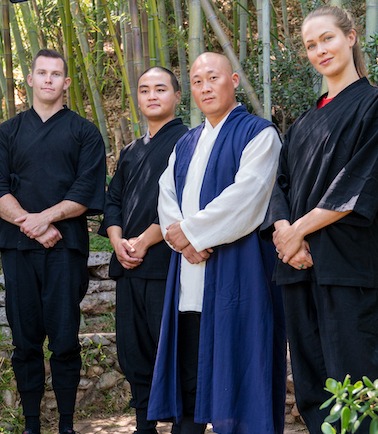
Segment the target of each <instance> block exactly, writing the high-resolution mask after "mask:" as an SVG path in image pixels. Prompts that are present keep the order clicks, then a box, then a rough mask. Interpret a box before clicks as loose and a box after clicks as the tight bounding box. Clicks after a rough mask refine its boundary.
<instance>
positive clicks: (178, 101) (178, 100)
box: [175, 90, 181, 105]
mask: <svg viewBox="0 0 378 434" xmlns="http://www.w3.org/2000/svg"><path fill="white" fill-rule="evenodd" d="M175 95H176V105H179V104H180V101H181V91H179V90H178V91H177V92H175Z"/></svg>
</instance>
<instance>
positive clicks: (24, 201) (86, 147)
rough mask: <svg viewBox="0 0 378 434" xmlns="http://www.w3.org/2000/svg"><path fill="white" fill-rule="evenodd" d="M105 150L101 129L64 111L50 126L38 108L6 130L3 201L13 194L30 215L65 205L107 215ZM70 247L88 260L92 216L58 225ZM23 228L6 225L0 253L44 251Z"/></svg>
mask: <svg viewBox="0 0 378 434" xmlns="http://www.w3.org/2000/svg"><path fill="white" fill-rule="evenodd" d="M105 174H106V163H105V147H104V142H103V139H102V136H101V134H100V132H99V131H98V129H97V128H96V126H95V125H94V124H92V123H91V122H90V121H88V120H86V119H84V118H82V117H81V116H79V115H78V114H76V113H75V112H73V111H71V110H69V109H68V108H67V107H64V108H63V109H62V110H60V111H59V112H57V113H56V114H55V115H53V116H52V117H51V118H49V119H48V120H47V121H46V122H42V120H41V118H40V117H39V116H38V114H37V113H36V112H35V110H34V109H33V108H31V109H30V110H27V111H25V112H22V113H20V114H19V115H17V116H15V117H14V118H12V119H9V120H8V121H6V122H4V123H3V124H2V125H1V126H0V197H2V196H4V195H5V194H9V193H10V194H12V195H13V196H14V197H15V198H16V199H17V200H18V202H19V203H20V205H21V206H22V207H23V208H24V209H25V210H26V211H27V212H31V213H33V212H35V213H38V212H41V211H43V210H45V209H46V208H49V207H51V206H53V205H56V204H57V203H59V202H61V201H62V200H70V201H73V202H77V203H80V204H81V205H84V206H85V207H87V208H88V211H87V213H86V215H94V214H99V213H101V212H102V209H103V203H104V195H105ZM54 225H55V226H56V227H57V228H58V229H59V231H60V232H61V234H62V236H63V238H62V240H60V241H59V242H58V243H57V244H56V245H55V247H56V248H59V247H60V246H64V247H67V248H71V249H77V250H79V251H81V252H82V253H83V254H88V248H89V247H88V246H89V242H88V229H87V221H86V216H85V215H82V216H80V217H77V218H72V219H67V220H62V221H59V222H56V223H54ZM39 248H43V246H42V245H40V244H39V243H38V242H37V241H35V240H31V239H29V238H28V237H27V236H26V235H24V234H23V233H22V232H20V229H19V228H18V226H16V225H13V224H11V223H8V222H6V221H5V220H2V219H0V249H20V250H28V249H39Z"/></svg>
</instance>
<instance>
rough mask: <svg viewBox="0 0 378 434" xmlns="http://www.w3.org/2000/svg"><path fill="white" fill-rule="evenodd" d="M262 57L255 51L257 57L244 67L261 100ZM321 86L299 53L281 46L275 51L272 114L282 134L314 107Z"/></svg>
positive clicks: (259, 51)
mask: <svg viewBox="0 0 378 434" xmlns="http://www.w3.org/2000/svg"><path fill="white" fill-rule="evenodd" d="M257 47H258V46H257ZM259 56H261V50H260V49H259V48H255V53H254V55H253V56H251V57H250V58H248V59H247V60H246V61H245V63H244V65H243V67H244V70H245V71H246V73H247V74H248V77H249V80H250V81H251V83H252V86H253V87H254V89H255V90H256V93H257V95H258V96H259V97H260V99H262V96H263V82H262V74H260V73H259V65H258V59H259ZM320 84H321V78H320V76H319V75H318V74H317V73H316V71H315V70H314V68H313V67H312V66H311V65H310V63H309V62H308V60H307V58H303V57H301V56H300V54H299V52H298V50H296V49H294V48H288V47H285V46H284V45H282V44H280V43H279V44H277V45H275V46H273V47H272V55H271V99H272V110H273V115H274V120H275V122H276V123H277V125H278V126H279V128H280V130H281V131H282V132H283V133H285V131H286V130H287V128H288V127H289V126H290V125H291V124H292V123H293V122H294V120H295V119H296V118H297V117H298V116H299V115H300V114H301V113H303V112H304V111H305V110H307V109H308V108H310V107H311V105H312V104H314V103H315V101H316V99H317V96H318V92H319V88H320Z"/></svg>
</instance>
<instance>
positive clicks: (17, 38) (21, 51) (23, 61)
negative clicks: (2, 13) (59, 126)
mask: <svg viewBox="0 0 378 434" xmlns="http://www.w3.org/2000/svg"><path fill="white" fill-rule="evenodd" d="M9 15H10V22H11V27H12V33H13V39H14V42H15V45H16V50H17V55H18V59H19V62H20V67H21V72H22V76H23V77H24V82H25V90H26V97H27V100H28V104H29V107H31V105H32V103H33V92H32V90H31V88H30V87H29V86H28V85H27V77H28V74H29V68H28V63H29V62H28V60H27V58H26V52H25V48H24V45H23V42H22V37H21V30H20V27H19V24H18V20H17V16H16V13H15V10H14V8H13V7H11V8H10V9H9Z"/></svg>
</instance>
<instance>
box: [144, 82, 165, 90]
mask: <svg viewBox="0 0 378 434" xmlns="http://www.w3.org/2000/svg"><path fill="white" fill-rule="evenodd" d="M152 86H153V87H168V86H167V85H166V84H164V83H159V84H153V85H149V84H141V85H139V89H140V88H142V87H146V88H148V87H152Z"/></svg>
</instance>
